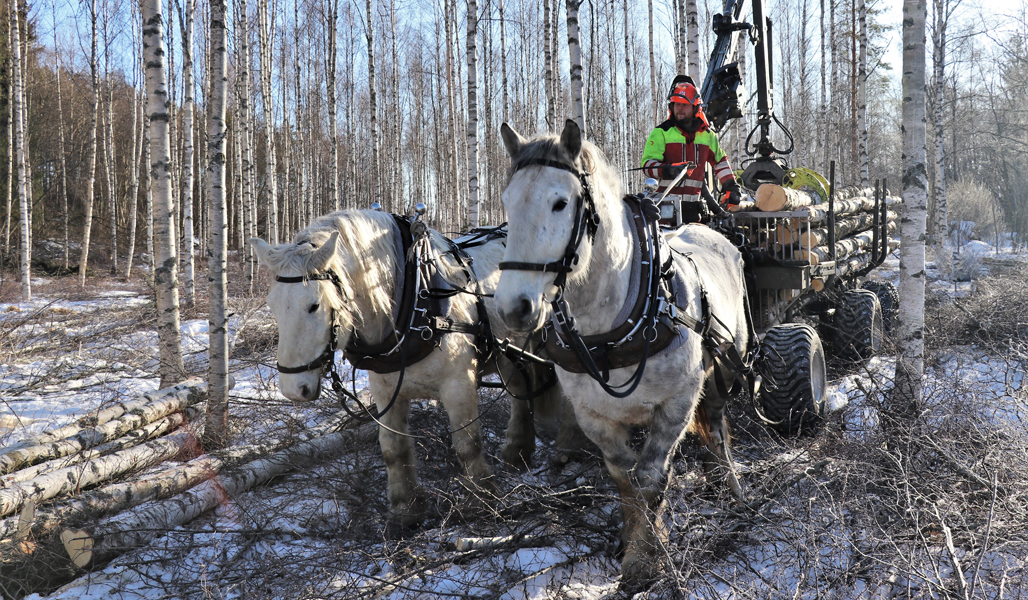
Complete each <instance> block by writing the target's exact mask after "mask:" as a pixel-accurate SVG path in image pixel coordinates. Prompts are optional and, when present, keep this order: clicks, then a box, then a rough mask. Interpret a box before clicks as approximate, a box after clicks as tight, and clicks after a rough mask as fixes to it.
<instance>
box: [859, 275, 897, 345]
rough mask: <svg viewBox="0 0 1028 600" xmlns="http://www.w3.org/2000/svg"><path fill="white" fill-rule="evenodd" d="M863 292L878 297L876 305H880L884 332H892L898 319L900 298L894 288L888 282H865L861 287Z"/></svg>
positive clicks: (876, 280)
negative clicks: (870, 292) (869, 292)
mask: <svg viewBox="0 0 1028 600" xmlns="http://www.w3.org/2000/svg"><path fill="white" fill-rule="evenodd" d="M862 287H863V288H864V289H865V290H870V291H872V292H874V294H875V296H878V303H879V304H881V305H882V320H883V321H884V323H885V332H886V333H888V332H890V331H892V328H893V327H894V326H895V325H896V320H897V319H898V318H899V310H900V296H899V291H897V290H896V286H894V285H892V284H891V283H889V282H888V281H881V280H878V279H875V280H872V281H867V282H865V283H864V285H863V286H862Z"/></svg>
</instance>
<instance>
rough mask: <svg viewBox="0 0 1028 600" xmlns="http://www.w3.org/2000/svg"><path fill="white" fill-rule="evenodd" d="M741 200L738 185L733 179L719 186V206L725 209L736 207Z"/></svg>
mask: <svg viewBox="0 0 1028 600" xmlns="http://www.w3.org/2000/svg"><path fill="white" fill-rule="evenodd" d="M741 200H742V194H740V193H739V184H738V183H736V181H735V180H734V179H733V180H732V181H729V182H728V183H723V184H721V206H723V207H725V208H728V207H729V206H738V205H739V202H740V201H741Z"/></svg>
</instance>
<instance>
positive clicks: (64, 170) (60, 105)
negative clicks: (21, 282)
mask: <svg viewBox="0 0 1028 600" xmlns="http://www.w3.org/2000/svg"><path fill="white" fill-rule="evenodd" d="M52 10H53V15H52V17H53V20H54V32H56V31H57V0H54V1H53V4H52ZM55 35H56V33H55ZM54 64H55V68H54V72H55V74H56V78H57V154H58V162H59V163H60V169H61V224H62V226H63V227H62V231H63V232H64V252H63V253H64V258H63V261H62V263H61V264H62V266H63V267H64V268H65V269H67V268H68V258H69V257H68V247H69V246H70V244H69V242H70V239H69V238H68V157H67V151H66V148H65V134H64V96H63V94H62V93H61V72H62V70H63V65H62V64H61V43H60V42H57V43H55V44H54ZM8 206H10V204H8ZM7 212H8V213H10V208H8V211H7Z"/></svg>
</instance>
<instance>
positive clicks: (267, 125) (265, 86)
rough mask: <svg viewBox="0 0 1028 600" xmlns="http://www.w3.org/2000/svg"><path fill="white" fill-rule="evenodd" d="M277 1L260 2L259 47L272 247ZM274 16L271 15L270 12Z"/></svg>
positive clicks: (275, 215) (276, 229)
mask: <svg viewBox="0 0 1028 600" xmlns="http://www.w3.org/2000/svg"><path fill="white" fill-rule="evenodd" d="M275 4H276V3H275V2H271V3H270V6H269V3H267V2H258V3H257V18H258V20H259V25H258V30H259V31H258V33H259V36H258V45H259V52H260V56H261V104H262V105H263V107H264V139H265V142H266V143H267V149H266V151H265V163H264V164H265V181H266V182H267V183H266V185H267V188H268V203H267V204H268V232H267V234H268V237H269V238H271V240H272V242H271V243H272V244H276V245H277V244H278V243H279V223H278V182H277V180H276V178H277V177H278V164H277V160H276V157H275V111H274V98H273V96H274V94H272V90H271V73H272V70H273V69H274V65H273V64H272V59H271V53H272V48H271V46H272V43H273V40H272V36H273V35H274V33H275V24H274V10H275V6H274V5H275ZM269 10H270V11H271V12H272V14H271V15H270V16H269V15H268V11H269Z"/></svg>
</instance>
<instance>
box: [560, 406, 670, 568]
mask: <svg viewBox="0 0 1028 600" xmlns="http://www.w3.org/2000/svg"><path fill="white" fill-rule="evenodd" d="M578 422H579V424H580V425H581V427H582V430H583V431H584V432H585V434H586V435H587V436H588V437H589V439H590V440H592V441H593V442H594V443H595V444H596V445H597V446H598V447H599V448H600V452H602V453H603V462H604V464H605V465H606V466H607V472H608V473H610V477H611V479H613V480H614V485H615V486H617V489H618V495H619V496H621V514H622V517H623V521H622V524H621V549H622V551H623V552H624V555H623V558H622V567H621V568H622V572H623V574H624V579H630V580H645V579H649V578H651V577H652V575H655V573H650V572H648V571H647V566H648V565H649V564H652V563H653V560H652V556H653V555H655V554H656V548H655V547H654V546H653V544H652V541H653V539H652V537H653V536H651V535H647V533H646V532H647V530H649V529H650V528H649V527H648V522H647V514H646V513H647V504H648V503H647V499H646V498H645V497H644V496H643V495H642V494H641V493H640V490H639V488H638V487H637V485H636V483H635V481H634V479H635V478H634V477H633V476H632V471H633V469H634V468H635V466H636V454H635V451H633V450H632V448H631V447H630V446H629V445H628V441H629V439H630V431H629V428H628V427H626V426H624V425H622V424H621V423H615V422H612V421H610V420H607V419H604V418H601V417H595V416H593V415H592V414H591V413H589V412H586V413H585V414H581V415H579V419H578ZM648 542H649V543H648ZM646 550H650V552H646Z"/></svg>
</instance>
